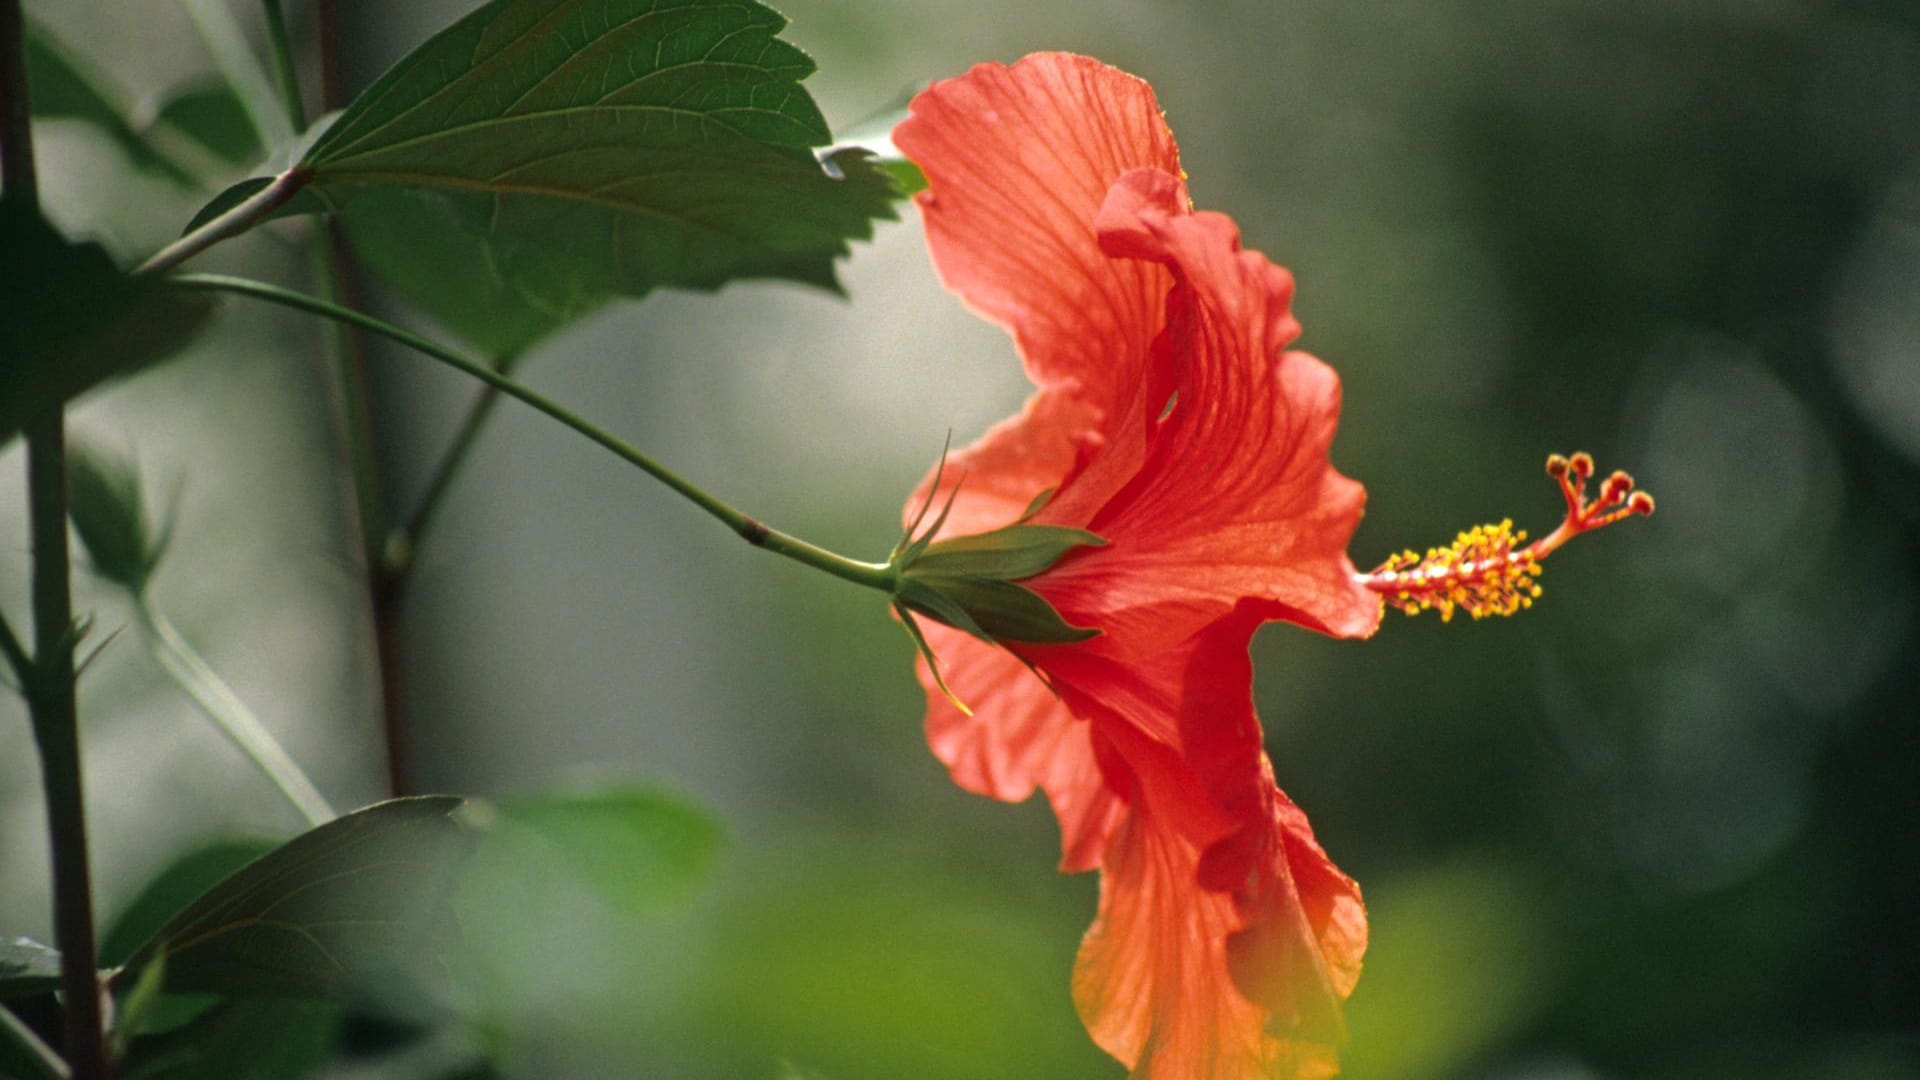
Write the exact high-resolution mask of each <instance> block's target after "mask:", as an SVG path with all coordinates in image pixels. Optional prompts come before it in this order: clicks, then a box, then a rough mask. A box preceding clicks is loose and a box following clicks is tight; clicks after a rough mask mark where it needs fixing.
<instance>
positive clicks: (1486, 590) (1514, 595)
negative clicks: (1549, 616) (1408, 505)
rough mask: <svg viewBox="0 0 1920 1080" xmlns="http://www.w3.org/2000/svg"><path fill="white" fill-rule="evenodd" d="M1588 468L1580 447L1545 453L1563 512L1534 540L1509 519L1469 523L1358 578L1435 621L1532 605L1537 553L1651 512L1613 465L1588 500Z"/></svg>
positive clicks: (1649, 501)
mask: <svg viewBox="0 0 1920 1080" xmlns="http://www.w3.org/2000/svg"><path fill="white" fill-rule="evenodd" d="M1593 471H1594V470H1593V457H1592V455H1590V454H1587V453H1585V452H1581V453H1577V454H1574V455H1572V456H1571V457H1562V456H1561V455H1559V454H1554V455H1553V456H1551V457H1549V458H1548V459H1547V475H1548V476H1551V477H1553V479H1554V481H1555V482H1556V483H1558V484H1559V486H1560V494H1561V495H1562V497H1563V498H1564V499H1565V500H1566V505H1567V512H1566V517H1565V519H1564V520H1562V521H1561V523H1560V527H1559V528H1557V529H1555V530H1554V531H1553V532H1552V533H1550V534H1548V535H1547V536H1545V537H1542V538H1541V539H1539V540H1535V541H1534V542H1532V543H1530V544H1529V543H1527V542H1526V540H1527V534H1526V533H1525V532H1524V531H1521V532H1516V531H1514V528H1513V522H1512V521H1511V520H1508V521H1502V522H1500V523H1499V524H1498V525H1476V526H1474V527H1473V528H1471V529H1469V530H1467V531H1466V532H1463V533H1461V534H1459V535H1458V536H1456V537H1454V541H1453V543H1451V544H1449V545H1447V546H1446V547H1436V548H1429V549H1427V553H1426V554H1425V555H1420V554H1417V553H1415V552H1413V551H1410V550H1409V551H1403V552H1401V553H1400V554H1398V555H1395V556H1393V557H1391V558H1389V559H1388V560H1387V561H1386V562H1384V563H1381V564H1380V566H1379V567H1378V568H1376V569H1375V570H1374V571H1373V572H1372V573H1370V574H1361V575H1359V579H1358V580H1359V581H1360V583H1361V584H1363V585H1365V586H1366V587H1367V588H1369V589H1372V590H1373V591H1374V592H1377V593H1379V594H1380V595H1381V597H1382V598H1383V599H1384V600H1385V602H1386V603H1388V604H1391V605H1392V606H1394V607H1397V608H1399V609H1400V610H1402V611H1404V612H1406V613H1407V614H1409V615H1417V614H1419V613H1420V612H1422V611H1438V612H1440V621H1442V622H1451V621H1452V620H1453V613H1454V612H1455V611H1465V612H1466V613H1467V614H1469V615H1471V616H1473V617H1474V618H1476V619H1480V618H1485V617H1486V616H1488V615H1511V614H1513V613H1514V612H1516V611H1519V610H1521V609H1523V608H1529V607H1532V606H1533V602H1534V600H1536V599H1538V598H1539V596H1540V583H1539V582H1538V581H1536V580H1534V579H1536V578H1538V577H1539V576H1540V561H1541V560H1542V559H1545V558H1546V557H1547V556H1548V555H1550V554H1552V553H1553V552H1554V551H1555V550H1557V549H1558V548H1559V547H1560V545H1562V544H1564V543H1566V542H1567V541H1568V540H1571V539H1573V538H1574V537H1576V536H1578V535H1580V534H1581V533H1583V532H1592V531H1594V530H1595V529H1601V528H1605V527H1606V526H1608V525H1611V524H1613V523H1614V522H1616V521H1619V520H1620V519H1622V518H1625V517H1630V516H1633V515H1636V514H1638V515H1641V516H1645V515H1648V514H1651V513H1653V496H1651V495H1649V494H1647V493H1646V492H1644V491H1635V490H1634V487H1633V477H1631V476H1629V475H1627V474H1626V473H1624V472H1620V471H1618V470H1616V471H1615V472H1613V473H1612V474H1610V475H1609V476H1608V477H1607V478H1606V480H1605V481H1603V482H1602V483H1601V485H1600V493H1599V496H1598V497H1597V498H1595V499H1593V500H1591V501H1589V500H1588V498H1587V481H1588V480H1589V479H1590V478H1592V476H1593Z"/></svg>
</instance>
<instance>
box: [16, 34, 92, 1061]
mask: <svg viewBox="0 0 1920 1080" xmlns="http://www.w3.org/2000/svg"><path fill="white" fill-rule="evenodd" d="M24 31H25V20H24V19H23V17H22V15H21V11H20V0H0V198H4V199H6V200H7V201H8V202H11V203H15V204H17V205H20V206H23V207H25V208H26V209H27V210H29V211H32V212H37V211H38V204H39V194H40V192H39V183H38V178H37V177H36V175H35V172H34V165H33V128H32V124H31V121H30V118H31V115H32V109H31V106H30V104H29V102H28V100H27V71H26V59H25V56H24V48H25V34H24ZM7 359H8V360H9V361H16V360H17V359H18V358H17V357H9V358H7ZM26 441H27V498H28V518H29V530H30V532H31V535H32V550H33V627H34V641H33V646H34V655H33V663H32V667H31V673H30V674H31V677H30V678H27V679H24V680H23V681H24V682H25V683H26V685H24V686H22V687H21V689H22V690H23V691H24V692H25V694H26V698H27V710H28V713H29V714H30V715H31V717H32V720H33V734H34V740H35V741H36V742H37V743H38V744H39V748H40V772H41V777H42V787H43V789H44V790H45V794H46V804H47V838H48V842H49V844H50V845H51V847H52V849H53V851H52V856H53V926H54V938H55V940H56V941H57V942H58V944H59V946H60V986H61V990H62V992H63V993H64V995H65V997H66V1002H65V1006H66V1008H65V1014H64V1019H65V1025H66V1031H65V1036H66V1054H67V1060H68V1063H69V1064H70V1065H71V1067H72V1070H73V1076H74V1078H75V1080H109V1078H110V1077H111V1075H112V1070H111V1067H110V1063H109V1061H108V1058H107V1045H106V1038H105V1030H104V1028H103V1026H102V1020H103V1010H102V1009H101V1002H100V981H99V973H98V971H97V970H96V949H95V946H94V930H93V884H92V878H91V874H90V870H89V866H88V860H87V817H86V805H85V799H84V787H83V785H82V783H81V770H80V722H79V721H80V718H79V711H78V708H77V706H76V703H75V700H74V670H73V651H74V630H73V596H72V593H71V592H70V591H69V590H70V588H71V584H72V582H71V575H72V568H71V565H70V561H69V554H70V553H69V552H68V549H67V460H66V458H67V451H66V420H65V417H64V415H63V407H62V406H61V405H59V404H56V405H54V406H52V407H51V408H49V409H47V410H46V411H45V412H43V413H41V414H40V415H38V416H35V417H33V418H32V419H30V420H29V421H28V422H27V425H26ZM16 644H17V643H16Z"/></svg>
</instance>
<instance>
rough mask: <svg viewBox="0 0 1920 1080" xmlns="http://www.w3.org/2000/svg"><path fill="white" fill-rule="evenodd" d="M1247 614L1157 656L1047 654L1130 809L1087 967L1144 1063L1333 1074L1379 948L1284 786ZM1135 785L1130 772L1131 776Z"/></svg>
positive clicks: (1116, 1048) (1156, 1070) (1242, 611)
mask: <svg viewBox="0 0 1920 1080" xmlns="http://www.w3.org/2000/svg"><path fill="white" fill-rule="evenodd" d="M1272 614H1273V613H1272V612H1271V611H1269V610H1266V607H1265V605H1261V604H1257V603H1250V604H1244V605H1241V606H1240V607H1239V608H1237V609H1236V610H1235V611H1234V613H1233V614H1232V616H1231V617H1229V618H1227V619H1224V620H1221V621H1219V622H1217V623H1215V624H1214V625H1213V626H1210V627H1208V628H1207V629H1206V630H1205V631H1203V632H1202V633H1200V634H1198V635H1196V636H1194V637H1193V638H1191V639H1189V640H1188V641H1186V642H1184V643H1182V644H1181V645H1180V646H1179V647H1178V648H1176V649H1173V650H1169V651H1168V652H1165V653H1162V654H1161V655H1159V656H1156V657H1153V658H1151V659H1148V660H1144V661H1138V662H1133V663H1128V664H1121V663H1118V662H1116V661H1114V660H1112V659H1110V658H1105V657H1101V656H1098V655H1096V654H1094V653H1093V652H1092V651H1091V650H1088V649H1085V648H1075V649H1072V650H1067V649H1060V650H1055V651H1053V652H1050V653H1049V654H1048V655H1047V656H1045V657H1044V662H1045V663H1046V665H1047V668H1048V671H1049V673H1050V674H1051V675H1052V676H1053V677H1054V678H1055V679H1056V680H1058V683H1059V685H1060V688H1061V691H1062V694H1063V696H1064V697H1065V698H1066V700H1067V701H1068V702H1069V704H1070V705H1071V706H1072V707H1073V708H1074V709H1075V710H1076V711H1078V712H1081V713H1083V714H1085V715H1088V716H1090V717H1092V720H1093V724H1094V726H1095V738H1096V739H1099V740H1103V741H1104V742H1105V743H1107V744H1108V745H1110V746H1111V747H1112V748H1113V751H1114V756H1115V757H1116V758H1117V759H1118V764H1114V765H1110V766H1109V767H1108V769H1107V774H1108V776H1109V778H1110V779H1109V783H1114V782H1115V781H1114V780H1113V779H1111V778H1112V777H1114V776H1115V775H1116V774H1124V776H1123V777H1122V782H1121V783H1120V784H1119V785H1118V786H1120V787H1122V789H1123V790H1125V791H1126V792H1127V795H1128V798H1129V806H1130V809H1129V811H1128V817H1127V823H1126V824H1125V825H1123V826H1122V828H1121V830H1120V831H1119V832H1117V833H1116V834H1115V835H1114V837H1113V839H1112V841H1111V842H1110V844H1109V848H1108V853H1107V858H1106V862H1105V863H1104V865H1103V870H1104V871H1105V875H1106V876H1105V877H1104V878H1103V880H1102V886H1101V915H1100V919H1099V921H1098V922H1097V923H1096V924H1095V928H1094V930H1093V932H1092V933H1090V934H1089V936H1088V940H1087V946H1086V948H1085V949H1084V950H1083V953H1082V958H1081V963H1080V968H1079V971H1078V972H1077V974H1076V977H1075V996H1076V1000H1077V1001H1079V1003H1080V1006H1081V1013H1082V1016H1083V1017H1084V1018H1085V1019H1086V1021H1087V1024H1088V1027H1089V1029H1090V1030H1091V1031H1092V1032H1093V1034H1094V1037H1095V1038H1096V1039H1097V1040H1098V1041H1099V1042H1100V1043H1101V1045H1102V1046H1104V1047H1106V1048H1107V1049H1108V1050H1109V1051H1111V1052H1113V1053H1114V1054H1115V1056H1117V1057H1119V1058H1120V1059H1121V1060H1122V1061H1124V1062H1127V1063H1128V1064H1129V1065H1133V1066H1134V1067H1135V1068H1136V1070H1137V1072H1136V1075H1140V1076H1146V1075H1171V1076H1180V1077H1189V1076H1203V1077H1239V1076H1247V1077H1265V1078H1274V1077H1285V1078H1296V1077H1305V1076H1320V1075H1330V1073H1331V1070H1332V1069H1333V1067H1334V1066H1335V1065H1336V1064H1337V1049H1336V1048H1337V1047H1338V1045H1339V1043H1340V1041H1341V1039H1342V1037H1343V1026H1342V1023H1341V1017H1340V1010H1341V1001H1342V1000H1343V999H1344V998H1345V997H1346V995H1347V994H1349V993H1351V992H1352V989H1353V985H1354V982H1355V980H1356V979H1357V978H1358V976H1359V966H1360V957H1361V954H1362V952H1364V950H1365V947H1366V914H1365V910H1364V908H1363V907H1362V906H1361V902H1360V894H1359V890H1358V888H1357V887H1356V886H1355V885H1354V884H1353V882H1352V881H1351V880H1350V879H1348V878H1347V877H1346V876H1345V875H1344V874H1341V873H1340V872H1339V870H1337V869H1336V868H1335V867H1334V866H1333V864H1332V862H1331V861H1330V860H1328V859H1327V857H1326V853H1325V852H1324V851H1322V850H1321V849H1320V847H1319V845H1318V844H1317V843H1316V842H1315V841H1314V839H1313V833H1312V830H1311V829H1310V828H1309V827H1308V825H1307V822H1306V817H1305V815H1304V814H1302V813H1301V812H1300V811H1299V809H1298V808H1297V807H1295V806H1294V805H1293V804H1292V803H1291V802H1290V801H1288V800H1287V798H1286V796H1285V795H1284V794H1282V793H1281V792H1280V790H1279V789H1278V788H1277V787H1276V786H1275V785H1274V782H1273V774H1272V770H1271V767H1270V765H1269V764H1268V761H1267V757H1266V753H1265V751H1264V750H1263V749H1262V747H1261V738H1260V725H1259V720H1258V718H1257V717H1256V716H1255V715H1254V710H1253V696H1252V689H1251V687H1252V667H1251V662H1250V661H1249V659H1248V657H1247V645H1248V642H1249V640H1250V639H1251V636H1252V634H1253V631H1254V630H1255V628H1257V627H1258V626H1259V624H1260V623H1261V622H1262V621H1263V620H1264V619H1266V618H1268V617H1269V616H1271V615H1272ZM1129 780H1130V781H1131V782H1127V781H1129Z"/></svg>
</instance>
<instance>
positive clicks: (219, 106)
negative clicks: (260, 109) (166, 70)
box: [155, 79, 267, 166]
mask: <svg viewBox="0 0 1920 1080" xmlns="http://www.w3.org/2000/svg"><path fill="white" fill-rule="evenodd" d="M155 122H156V124H157V125H160V126H165V127H168V128H171V129H173V130H174V131H176V132H178V133H180V134H181V135H183V136H185V137H186V138H189V139H192V140H193V141H194V143H195V144H196V145H198V146H199V147H201V148H202V149H204V150H206V151H207V152H208V153H210V154H212V155H213V156H214V157H216V158H218V159H219V160H220V161H223V162H225V163H226V164H228V165H232V166H242V165H254V164H257V163H258V162H259V161H260V160H261V159H262V158H264V157H265V156H266V153H267V148H266V147H264V146H262V145H261V144H260V134H259V132H257V131H255V130H254V127H253V121H252V120H251V119H249V118H248V116H247V107H246V105H245V104H243V103H242V102H241V100H240V95H238V94H236V93H234V90H233V84H231V83H229V82H227V81H226V80H225V79H203V80H196V81H195V82H192V83H189V84H187V85H186V86H183V87H180V88H178V89H176V90H175V91H174V92H173V94H172V95H171V96H170V97H168V98H167V100H166V102H165V103H164V104H162V105H161V106H160V112H159V115H158V116H157V117H156V120H155Z"/></svg>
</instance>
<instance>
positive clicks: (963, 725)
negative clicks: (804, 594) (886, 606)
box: [919, 621, 1122, 873]
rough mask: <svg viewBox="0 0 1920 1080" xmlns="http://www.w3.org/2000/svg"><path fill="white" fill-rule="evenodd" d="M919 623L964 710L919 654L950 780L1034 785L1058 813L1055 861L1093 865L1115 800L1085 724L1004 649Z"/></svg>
mask: <svg viewBox="0 0 1920 1080" xmlns="http://www.w3.org/2000/svg"><path fill="white" fill-rule="evenodd" d="M921 629H922V632H923V633H924V634H925V635H926V637H927V643H928V644H929V645H931V646H932V647H933V651H934V655H935V656H937V657H939V659H940V672H941V674H942V675H943V676H945V678H946V680H947V686H948V687H949V688H950V689H951V690H952V691H953V693H954V696H955V697H958V698H959V699H960V700H961V701H964V702H966V703H967V707H968V708H970V709H972V710H973V715H972V716H968V715H966V714H965V713H962V712H961V711H960V710H959V709H957V708H955V707H954V705H953V702H952V701H951V700H950V699H948V697H947V696H946V695H945V694H943V693H941V692H940V689H939V687H938V686H937V685H936V684H935V683H934V681H933V676H932V674H931V673H930V672H929V671H928V670H927V667H926V661H924V660H922V661H921V662H920V666H919V673H920V682H921V685H922V686H924V687H925V688H926V691H927V742H928V744H929V745H930V746H932V747H933V752H934V755H935V756H936V757H938V758H939V759H940V760H941V761H943V762H946V764H947V769H948V771H949V772H951V773H952V775H953V782H954V783H956V784H958V785H960V786H961V787H963V788H965V789H967V790H968V791H972V792H976V793H978V794H981V795H990V796H992V797H993V798H996V799H1002V800H1004V801H1006V802H1021V801H1023V800H1025V799H1026V798H1027V797H1028V796H1029V795H1032V794H1033V789H1034V788H1036V787H1039V788H1042V789H1044V790H1045V791H1046V793H1047V799H1048V801H1049V802H1051V803H1052V804H1053V811H1054V815H1055V816H1056V817H1058V818H1059V819H1060V869H1061V870H1062V871H1063V872H1066V873H1077V872H1079V871H1082V870H1091V869H1093V868H1094V867H1095V866H1098V865H1099V863H1100V858H1101V856H1102V855H1103V854H1104V853H1105V851H1106V845H1107V837H1108V836H1109V835H1110V834H1111V833H1112V832H1113V827H1114V824H1115V822H1116V821H1117V820H1118V818H1119V815H1120V811H1121V810H1122V806H1121V803H1120V800H1119V798H1118V797H1117V796H1116V795H1115V794H1114V793H1113V792H1112V791H1111V790H1109V789H1108V787H1107V785H1106V782H1105V780H1104V779H1103V778H1102V776H1101V772H1100V767H1099V764H1098V763H1097V762H1096V761H1095V760H1094V755H1093V746H1092V744H1091V742H1090V740H1089V736H1088V726H1087V724H1086V722H1085V721H1083V720H1079V719H1077V718H1075V717H1074V715H1073V714H1072V713H1070V712H1069V711H1067V707H1066V706H1065V705H1064V704H1062V703H1061V701H1060V699H1059V698H1058V697H1057V696H1055V694H1054V692H1053V691H1052V690H1050V689H1048V688H1047V686H1046V684H1045V683H1042V682H1041V681H1040V679H1039V678H1038V677H1037V676H1035V675H1034V673H1033V672H1032V671H1031V670H1029V669H1028V668H1027V666H1026V665H1025V664H1023V663H1022V662H1021V661H1020V659H1019V657H1016V656H1014V655H1013V654H1012V653H1010V652H1008V651H1006V650H1005V649H1001V648H996V647H994V646H991V645H988V644H986V643H985V642H983V641H980V640H979V639H977V638H975V637H973V636H971V635H969V634H966V633H963V632H961V631H959V630H954V629H951V628H948V627H945V626H941V625H939V624H937V623H933V622H931V621H926V622H923V623H922V624H921Z"/></svg>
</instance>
